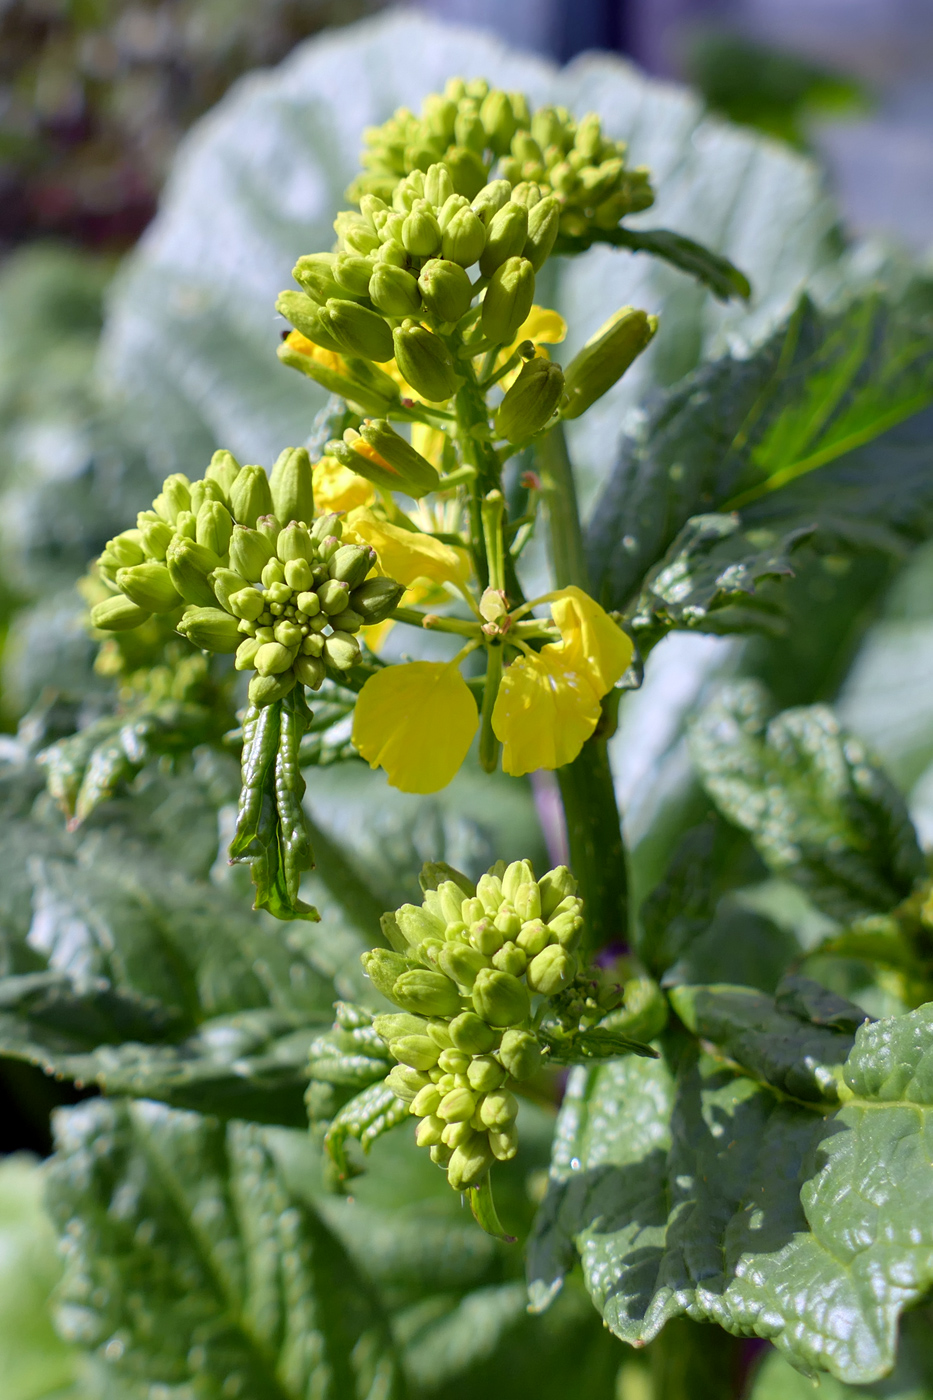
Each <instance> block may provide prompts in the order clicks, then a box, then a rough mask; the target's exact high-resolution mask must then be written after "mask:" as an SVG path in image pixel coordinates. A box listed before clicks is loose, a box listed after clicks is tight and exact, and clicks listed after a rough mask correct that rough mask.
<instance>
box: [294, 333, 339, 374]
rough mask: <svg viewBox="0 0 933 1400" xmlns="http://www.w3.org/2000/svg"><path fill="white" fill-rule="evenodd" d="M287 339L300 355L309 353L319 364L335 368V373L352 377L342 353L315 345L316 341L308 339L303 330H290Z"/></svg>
mask: <svg viewBox="0 0 933 1400" xmlns="http://www.w3.org/2000/svg"><path fill="white" fill-rule="evenodd" d="M285 341H286V344H287V345H288V346H289V348H290V349H292V350H297V351H298V353H299V355H307V357H308V359H309V360H317V362H318V364H319V365H323V366H324V368H325V369H330V370H333V372H334V374H342V375H344V376H346V377H352V376H351V375H350V371H349V369H348V368H347V362H346V360H345V359H344V358H343V356H342V355H338V354H337V353H336V351H334V350H325V349H324V347H323V345H315V343H314V341H313V340H308V339H307V337H306V336H303V335H302V334H301V331H290V332H289V333H288V335H287V336H286V337H285Z"/></svg>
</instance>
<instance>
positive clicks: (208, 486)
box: [175, 477, 227, 528]
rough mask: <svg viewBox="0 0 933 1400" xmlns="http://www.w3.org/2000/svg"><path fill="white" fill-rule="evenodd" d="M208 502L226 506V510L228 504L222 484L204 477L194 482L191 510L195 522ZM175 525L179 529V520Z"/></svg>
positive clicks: (192, 484) (192, 485)
mask: <svg viewBox="0 0 933 1400" xmlns="http://www.w3.org/2000/svg"><path fill="white" fill-rule="evenodd" d="M208 501H213V502H215V503H216V504H217V505H220V506H224V508H226V504H227V503H226V501H225V500H224V493H223V491H222V490H221V489H220V484H219V483H218V482H216V481H212V480H211V479H210V478H209V477H204V478H203V480H201V481H192V483H191V508H190V509H191V514H192V515H193V516H194V517H195V520H197V516H198V512H199V511H200V509H201V507H202V506H203V505H206V504H207V502H208ZM179 513H180V512H179ZM175 525H176V528H177V526H178V521H177V520H176V522H175Z"/></svg>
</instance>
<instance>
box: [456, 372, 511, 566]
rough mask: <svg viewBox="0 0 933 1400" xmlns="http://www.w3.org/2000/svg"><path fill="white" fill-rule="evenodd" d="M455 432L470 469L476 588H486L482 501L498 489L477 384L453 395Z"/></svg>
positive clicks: (497, 473) (498, 474)
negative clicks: (455, 403)
mask: <svg viewBox="0 0 933 1400" xmlns="http://www.w3.org/2000/svg"><path fill="white" fill-rule="evenodd" d="M457 432H458V436H459V438H460V451H461V455H462V458H463V463H464V465H465V466H469V467H474V468H475V470H476V476H475V478H474V480H473V482H472V489H471V493H470V495H471V499H470V537H471V539H472V541H473V559H474V563H475V566H476V577H477V578H478V579H479V582H480V587H481V588H486V587H487V586H488V584H489V567H488V564H487V562H486V548H485V541H484V537H483V511H482V501H483V497H484V496H485V495H486V493H487V492H488V491H497V490H499V488H500V487H501V484H502V482H501V470H500V467H499V458H498V455H497V454H496V452H495V450H494V448H493V445H492V442H491V441H490V438H489V410H488V408H487V406H486V397H485V395H484V394H483V392H482V390H481V389H480V388H479V385H478V384H471V383H470V382H469V381H468V382H467V383H465V384H464V385H463V386H462V387H461V388H460V389H459V390H458V391H457Z"/></svg>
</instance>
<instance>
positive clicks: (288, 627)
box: [272, 617, 302, 651]
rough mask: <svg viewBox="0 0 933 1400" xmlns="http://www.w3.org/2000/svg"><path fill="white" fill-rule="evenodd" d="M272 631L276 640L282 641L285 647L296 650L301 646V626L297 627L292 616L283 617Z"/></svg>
mask: <svg viewBox="0 0 933 1400" xmlns="http://www.w3.org/2000/svg"><path fill="white" fill-rule="evenodd" d="M272 631H273V635H274V636H275V640H276V641H277V642H281V643H282V646H283V647H288V648H289V649H290V650H291V651H295V650H296V649H297V648H298V647H300V646H301V643H302V633H301V628H300V627H297V626H296V625H295V623H294V622H292V621H291V619H290V618H287V617H286V618H283V619H282V621H281V622H277V623H276V624H275V626H274V627H273V629H272Z"/></svg>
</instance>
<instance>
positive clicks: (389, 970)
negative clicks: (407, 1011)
mask: <svg viewBox="0 0 933 1400" xmlns="http://www.w3.org/2000/svg"><path fill="white" fill-rule="evenodd" d="M360 962H361V963H362V964H363V971H364V972H365V973H366V976H367V977H368V978H369V980H370V981H371V982H372V984H373V986H374V987H375V988H376V990H377V991H379V992H381V993H382V995H383V996H384V997H387V996H391V993H392V988H393V987H394V985H395V982H396V979H397V978H398V977H400V976H401V975H402V973H403V972H408V971H410V970H411V968H412V966H413V964H412V962H411V960H410V959H409V958H403V957H402V955H401V953H392V952H390V951H389V949H388V948H374V949H373V950H372V951H371V952H369V953H363V954H361V956H360ZM376 1019H377V1020H379V1019H380V1018H379V1017H377V1018H376ZM374 1024H375V1023H374ZM419 1029H421V1030H423V1026H421V1025H420V1023H419ZM376 1030H377V1034H379V1035H381V1034H382V1031H380V1030H379V1028H378V1026H377V1028H376ZM396 1033H397V1034H398V1033H400V1032H396Z"/></svg>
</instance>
